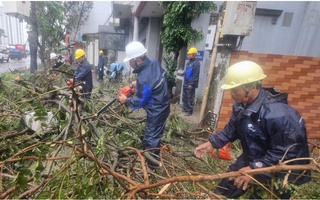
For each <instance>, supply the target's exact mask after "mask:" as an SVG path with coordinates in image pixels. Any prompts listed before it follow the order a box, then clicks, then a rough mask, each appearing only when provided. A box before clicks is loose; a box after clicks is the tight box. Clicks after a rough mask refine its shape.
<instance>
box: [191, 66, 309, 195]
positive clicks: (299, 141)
mask: <svg viewBox="0 0 320 200" xmlns="http://www.w3.org/2000/svg"><path fill="white" fill-rule="evenodd" d="M265 77H266V75H265V74H264V73H263V71H262V69H261V67H260V66H259V65H258V64H257V63H254V62H251V61H242V62H238V63H236V64H234V65H232V66H231V67H230V68H228V70H227V73H226V77H225V84H223V85H222V86H221V88H222V89H226V90H227V89H230V90H231V96H232V98H233V100H234V101H235V103H234V105H233V112H232V116H231V118H230V120H229V122H228V123H227V124H226V126H225V127H224V129H223V130H222V131H220V132H219V133H217V134H213V135H211V136H210V137H209V140H208V141H207V142H205V143H203V144H201V145H199V146H198V147H197V148H196V149H195V155H196V156H197V157H198V158H201V157H202V156H203V155H204V154H205V153H206V152H209V151H211V150H212V148H216V149H219V148H221V147H223V146H225V145H226V144H227V143H228V142H234V141H235V140H240V142H241V146H242V150H243V153H242V154H241V155H240V156H239V157H238V158H237V160H236V162H235V163H234V164H232V165H231V166H229V169H228V171H240V172H242V173H245V171H246V170H250V169H258V168H263V167H270V166H274V165H277V164H278V163H279V161H280V160H283V161H286V160H291V159H297V158H307V157H309V150H308V145H307V133H306V127H305V121H304V120H303V118H302V117H301V115H300V114H299V113H298V112H297V111H296V110H295V109H294V108H293V107H291V106H290V105H288V95H287V94H286V93H281V92H279V91H278V90H276V89H275V88H273V87H269V88H267V87H262V84H261V83H262V80H263V79H264V78H265ZM308 163H309V161H307V160H306V159H300V160H299V159H297V160H296V161H294V162H291V163H290V164H293V165H303V164H308ZM285 175H286V173H274V174H271V173H264V174H258V175H254V176H253V178H254V179H256V180H258V181H259V182H261V183H263V184H264V185H265V186H272V184H271V183H272V178H274V177H275V178H276V179H280V180H282V181H283V179H284V177H285ZM287 178H288V182H290V183H294V184H296V185H301V184H303V183H306V182H308V181H310V171H298V170H293V171H292V172H291V173H289V174H288V177H287ZM250 182H253V181H252V179H251V178H250V176H246V175H243V176H238V177H234V178H229V179H222V180H221V182H220V183H219V186H218V187H217V189H216V192H217V193H218V194H221V195H224V196H226V197H227V198H238V197H240V196H241V195H243V194H244V193H245V192H246V190H247V188H248V187H253V193H252V194H251V197H250V199H251V198H252V199H261V198H263V197H262V196H261V193H259V192H258V190H257V187H258V185H257V184H252V185H251V184H250ZM260 191H261V190H260ZM273 192H274V193H275V194H276V195H277V197H278V198H281V199H283V198H285V199H290V196H291V192H290V190H287V191H279V190H277V189H275V190H274V191H273Z"/></svg>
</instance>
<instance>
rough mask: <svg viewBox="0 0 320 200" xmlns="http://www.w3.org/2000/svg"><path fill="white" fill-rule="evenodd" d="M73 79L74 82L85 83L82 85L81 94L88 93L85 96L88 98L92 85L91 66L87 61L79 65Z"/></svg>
mask: <svg viewBox="0 0 320 200" xmlns="http://www.w3.org/2000/svg"><path fill="white" fill-rule="evenodd" d="M75 79H76V81H82V82H85V84H83V86H82V87H83V93H89V94H88V95H86V96H87V97H90V93H91V92H92V88H93V83H92V72H91V65H90V64H89V62H88V61H87V60H85V61H84V62H83V63H80V64H79V65H78V67H77V69H76V71H75Z"/></svg>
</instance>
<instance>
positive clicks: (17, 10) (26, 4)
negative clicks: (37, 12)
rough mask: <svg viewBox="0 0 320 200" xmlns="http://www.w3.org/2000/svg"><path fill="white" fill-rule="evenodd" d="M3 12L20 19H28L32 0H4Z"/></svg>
mask: <svg viewBox="0 0 320 200" xmlns="http://www.w3.org/2000/svg"><path fill="white" fill-rule="evenodd" d="M2 5H3V12H4V13H5V14H7V15H10V16H12V17H16V18H18V19H20V20H27V19H28V18H29V13H30V1H2Z"/></svg>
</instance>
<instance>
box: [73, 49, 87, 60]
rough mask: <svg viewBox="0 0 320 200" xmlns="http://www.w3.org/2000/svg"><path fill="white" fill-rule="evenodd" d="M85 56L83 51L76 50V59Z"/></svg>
mask: <svg viewBox="0 0 320 200" xmlns="http://www.w3.org/2000/svg"><path fill="white" fill-rule="evenodd" d="M84 55H86V53H85V52H84V51H83V49H78V50H77V51H76V53H75V57H76V59H79V58H80V57H82V56H84Z"/></svg>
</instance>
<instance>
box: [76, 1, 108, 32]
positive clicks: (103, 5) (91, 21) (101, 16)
mask: <svg viewBox="0 0 320 200" xmlns="http://www.w3.org/2000/svg"><path fill="white" fill-rule="evenodd" d="M110 14H111V1H93V7H92V9H91V11H90V15H89V17H88V20H87V21H86V22H85V24H84V25H83V26H81V34H84V33H98V31H99V30H98V29H99V25H104V24H105V23H106V22H107V20H108V18H109V17H110ZM105 25H108V23H107V24H105Z"/></svg>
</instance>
